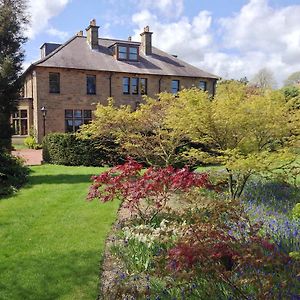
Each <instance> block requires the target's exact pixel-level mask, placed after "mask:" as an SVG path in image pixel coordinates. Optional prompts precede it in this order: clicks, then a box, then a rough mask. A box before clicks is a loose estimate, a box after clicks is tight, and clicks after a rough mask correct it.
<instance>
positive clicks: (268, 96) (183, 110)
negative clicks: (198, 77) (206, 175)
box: [170, 81, 299, 198]
mask: <svg viewBox="0 0 300 300" xmlns="http://www.w3.org/2000/svg"><path fill="white" fill-rule="evenodd" d="M171 112H172V118H170V127H171V128H177V130H180V129H181V130H182V131H185V132H186V133H187V135H188V137H189V138H191V139H192V140H193V141H196V142H199V143H202V144H204V145H206V147H207V148H209V149H210V152H208V151H205V152H204V151H199V150H198V149H191V151H189V153H188V156H189V157H190V158H191V157H192V158H193V157H196V158H198V159H200V160H202V161H204V162H207V163H220V164H222V165H224V166H225V168H226V170H227V175H228V186H229V194H230V196H231V198H238V197H240V195H241V194H242V192H243V189H244V187H245V184H246V182H247V181H248V179H249V178H250V177H251V176H253V175H254V174H268V175H271V174H273V175H272V176H280V174H281V175H282V174H283V172H282V171H286V172H289V171H290V170H291V169H295V170H296V169H297V168H299V167H298V166H297V163H296V154H295V153H293V151H292V149H291V145H292V144H293V143H294V142H295V141H296V140H297V128H299V118H298V117H297V116H298V113H297V114H296V113H295V111H291V110H290V109H289V107H288V106H287V105H286V101H285V99H284V97H283V95H282V94H281V93H280V92H271V91H266V92H262V91H261V90H259V89H253V88H249V87H247V86H246V85H244V84H242V83H239V82H236V81H229V82H225V83H223V84H220V85H218V90H217V94H216V97H215V99H213V100H212V101H211V100H210V99H209V98H208V97H207V96H206V94H205V93H203V92H201V91H199V90H197V89H191V90H183V91H181V92H180V93H179V95H178V98H177V102H176V103H175V104H174V106H173V107H172V109H171Z"/></svg>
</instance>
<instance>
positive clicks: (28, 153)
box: [11, 149, 43, 166]
mask: <svg viewBox="0 0 300 300" xmlns="http://www.w3.org/2000/svg"><path fill="white" fill-rule="evenodd" d="M42 151H43V150H41V149H39V150H34V149H20V150H15V151H12V152H11V154H12V155H14V156H17V157H21V158H23V159H24V160H25V165H27V166H38V165H41V164H42V161H43V155H42Z"/></svg>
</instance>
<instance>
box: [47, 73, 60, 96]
mask: <svg viewBox="0 0 300 300" xmlns="http://www.w3.org/2000/svg"><path fill="white" fill-rule="evenodd" d="M49 93H56V94H59V93H60V74H59V73H49Z"/></svg>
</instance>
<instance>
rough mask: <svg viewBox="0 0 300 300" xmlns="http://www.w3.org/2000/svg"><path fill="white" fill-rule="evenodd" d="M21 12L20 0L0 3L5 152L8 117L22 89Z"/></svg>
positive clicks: (0, 111) (0, 140)
mask: <svg viewBox="0 0 300 300" xmlns="http://www.w3.org/2000/svg"><path fill="white" fill-rule="evenodd" d="M24 11H25V2H24V1H23V0H0V148H1V147H4V148H6V149H9V148H10V147H11V134H12V132H11V125H10V116H11V114H12V113H13V112H14V111H15V109H16V107H15V102H16V100H17V99H18V98H19V92H20V89H21V86H22V80H21V77H20V75H21V72H22V62H23V60H24V51H23V49H22V45H23V44H24V43H25V42H26V38H25V36H24V25H25V24H27V16H26V15H25V13H24Z"/></svg>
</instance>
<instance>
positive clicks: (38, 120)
mask: <svg viewBox="0 0 300 300" xmlns="http://www.w3.org/2000/svg"><path fill="white" fill-rule="evenodd" d="M98 31H99V26H97V25H96V21H95V20H92V21H91V22H90V25H89V26H88V28H87V29H86V36H84V35H83V31H80V32H79V33H77V34H76V35H75V36H74V37H72V38H71V39H70V40H68V41H67V42H66V43H64V44H53V43H44V44H43V45H42V46H41V59H40V60H39V61H37V62H35V63H33V64H31V65H30V67H29V68H28V69H27V70H26V71H25V73H24V88H23V97H22V98H21V99H20V100H19V102H18V111H17V112H16V113H15V114H14V115H13V116H12V124H13V128H14V132H15V135H14V136H13V139H14V142H16V140H18V139H19V140H20V139H22V138H24V137H26V136H27V135H28V134H29V130H30V128H33V129H34V131H35V132H36V135H37V138H38V141H39V142H41V140H42V138H43V136H44V135H45V134H47V133H49V132H73V131H76V130H77V129H78V128H79V127H80V125H82V124H84V123H88V122H90V121H91V119H92V115H93V114H92V111H93V110H95V108H96V105H97V103H102V104H105V103H107V99H108V98H109V97H113V98H114V101H115V104H116V105H122V104H130V105H131V106H132V107H133V108H135V107H137V105H139V103H141V102H142V97H143V95H149V96H151V97H154V96H155V95H156V94H158V93H160V92H163V91H167V92H172V93H177V92H178V91H179V90H180V89H182V88H190V87H193V86H195V87H198V88H201V89H204V90H207V91H208V93H210V94H214V89H215V84H216V81H217V79H218V77H217V76H215V75H212V74H210V73H208V72H205V71H202V70H200V69H198V68H196V67H194V66H192V65H190V64H188V63H186V62H184V61H182V60H180V59H178V58H177V57H176V56H175V55H170V54H168V53H165V52H163V51H161V50H159V49H158V48H156V47H153V46H152V32H150V30H149V27H148V26H147V27H145V28H144V31H143V32H142V33H141V41H140V42H134V41H132V40H131V38H128V40H114V39H106V38H101V37H100V38H99V36H98Z"/></svg>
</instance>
